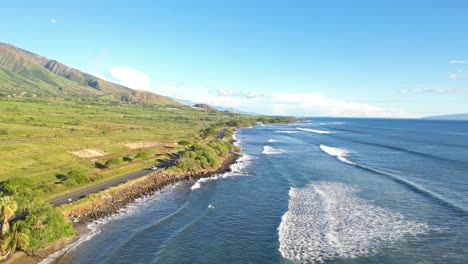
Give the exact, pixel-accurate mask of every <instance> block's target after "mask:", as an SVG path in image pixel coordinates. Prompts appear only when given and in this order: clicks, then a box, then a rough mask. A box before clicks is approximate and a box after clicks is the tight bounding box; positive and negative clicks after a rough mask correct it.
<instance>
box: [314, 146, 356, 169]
mask: <svg viewBox="0 0 468 264" xmlns="http://www.w3.org/2000/svg"><path fill="white" fill-rule="evenodd" d="M320 149H321V150H322V151H323V152H325V153H327V154H328V155H330V156H333V157H336V158H337V159H338V160H339V161H341V162H343V163H346V164H350V165H356V163H354V162H352V161H350V160H348V158H347V157H348V151H347V150H346V149H342V148H334V147H329V146H325V145H320Z"/></svg>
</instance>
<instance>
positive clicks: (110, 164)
mask: <svg viewBox="0 0 468 264" xmlns="http://www.w3.org/2000/svg"><path fill="white" fill-rule="evenodd" d="M123 163H124V161H123V159H122V158H112V159H110V160H108V161H106V164H105V165H106V166H107V167H114V166H118V165H121V164H123Z"/></svg>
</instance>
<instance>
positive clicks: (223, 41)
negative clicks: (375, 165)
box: [0, 0, 468, 117]
mask: <svg viewBox="0 0 468 264" xmlns="http://www.w3.org/2000/svg"><path fill="white" fill-rule="evenodd" d="M96 2H98V3H96ZM325 2H326V3H325ZM1 9H2V16H0V32H1V34H0V41H2V42H6V43H10V44H13V45H16V46H18V47H21V48H24V49H27V50H30V51H32V52H35V53H38V54H41V55H43V56H46V57H48V58H51V59H56V60H59V61H61V62H63V63H65V64H67V65H70V66H72V67H75V68H78V69H80V70H83V71H86V72H89V73H91V74H96V75H99V76H101V77H103V78H106V79H109V80H111V81H114V82H119V83H122V84H125V85H128V86H130V87H132V88H135V89H144V90H150V91H153V92H156V93H160V94H163V95H168V96H173V97H178V98H183V99H189V100H192V101H196V102H204V103H210V104H216V105H221V106H225V107H235V108H240V109H243V110H246V111H253V112H259V113H266V114H286V115H301V116H370V117H419V116H425V115H435V114H450V113H462V112H468V103H466V102H468V26H467V25H468V16H467V15H466V14H467V13H468V2H466V1H449V0H448V1H397V0H394V1H252V0H251V1H214V0H213V1H200V0H199V1H195V0H193V1H125V3H124V1H122V3H120V1H108V2H106V1H72V2H70V1H45V2H44V1H7V3H2V7H1Z"/></svg>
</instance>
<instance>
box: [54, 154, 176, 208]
mask: <svg viewBox="0 0 468 264" xmlns="http://www.w3.org/2000/svg"><path fill="white" fill-rule="evenodd" d="M177 158H178V157H174V158H172V159H170V160H168V161H164V162H161V163H159V164H156V166H157V167H158V169H157V170H152V169H151V168H145V169H142V170H139V171H135V172H132V173H129V174H126V175H123V176H120V177H117V178H114V179H111V180H108V181H105V182H101V183H99V184H96V185H93V186H89V187H87V188H84V189H81V190H78V191H75V192H72V193H69V194H65V195H62V196H59V197H55V198H52V199H50V200H49V202H50V203H51V204H52V205H54V206H61V205H64V204H67V203H70V202H72V201H76V200H79V199H82V198H84V197H86V196H87V195H89V194H92V193H97V192H100V191H102V190H105V189H107V188H109V187H114V186H118V185H120V184H122V183H125V182H127V181H130V180H134V179H138V178H141V177H143V176H146V175H149V174H151V173H154V172H157V171H160V170H163V169H166V168H168V167H170V166H172V165H174V164H175V162H176V161H177Z"/></svg>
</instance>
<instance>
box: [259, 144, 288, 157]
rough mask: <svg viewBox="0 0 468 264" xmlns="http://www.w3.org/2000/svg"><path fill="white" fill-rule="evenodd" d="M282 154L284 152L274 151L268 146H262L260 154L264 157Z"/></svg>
mask: <svg viewBox="0 0 468 264" xmlns="http://www.w3.org/2000/svg"><path fill="white" fill-rule="evenodd" d="M282 153H284V150H282V149H275V148H272V147H270V146H263V151H262V154H265V155H277V154H282Z"/></svg>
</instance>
